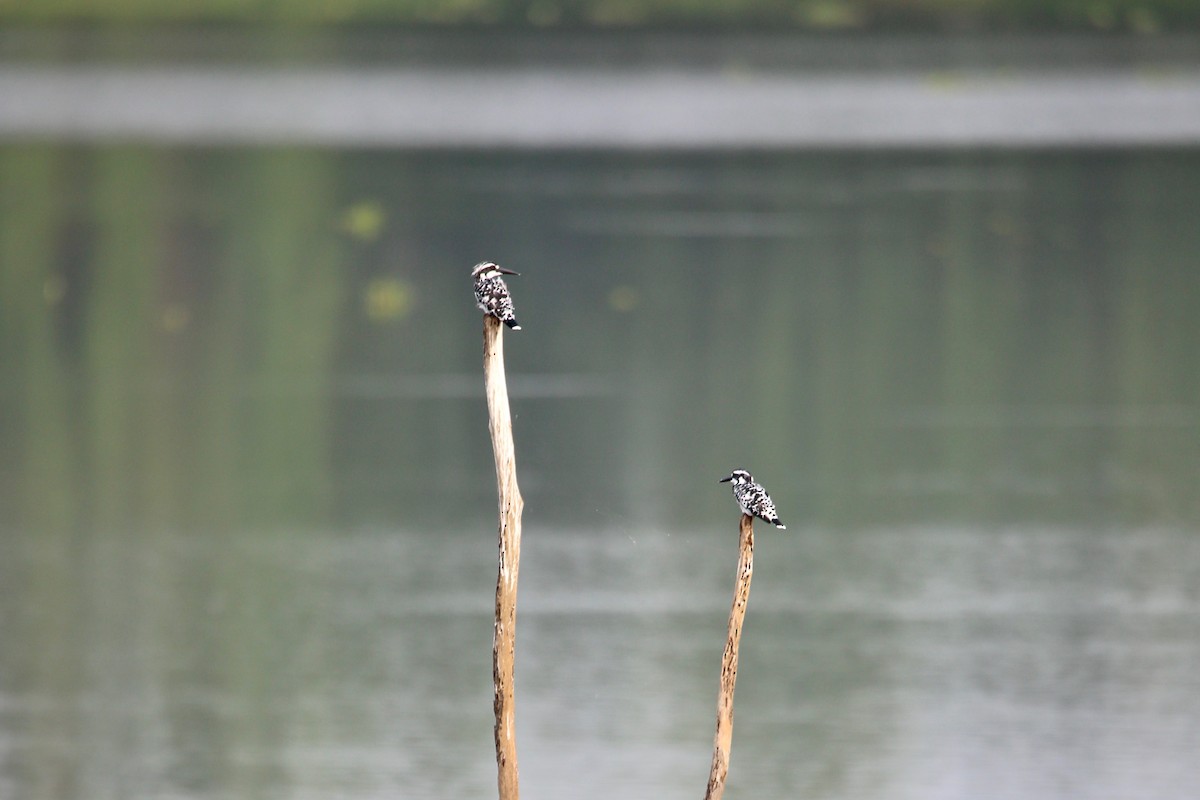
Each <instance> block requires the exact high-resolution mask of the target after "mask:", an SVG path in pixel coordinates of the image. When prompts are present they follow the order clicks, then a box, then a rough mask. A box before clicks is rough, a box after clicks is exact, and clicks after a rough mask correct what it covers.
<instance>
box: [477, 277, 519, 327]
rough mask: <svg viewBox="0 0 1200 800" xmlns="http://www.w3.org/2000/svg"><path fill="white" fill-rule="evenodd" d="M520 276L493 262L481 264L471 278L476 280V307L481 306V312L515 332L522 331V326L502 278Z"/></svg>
mask: <svg viewBox="0 0 1200 800" xmlns="http://www.w3.org/2000/svg"><path fill="white" fill-rule="evenodd" d="M520 274H521V273H519V272H513V271H512V270H511V269H505V268H504V267H501V266H499V265H497V264H493V263H492V262H491V261H483V262H480V263H478V264H476V265H475V269H473V270H471V277H472V278H474V279H475V305H477V306H479V310H480V311H482V312H483V313H485V314H490V315H491V316H493V317H495V318H496V319H498V320H500V321H501V322H503V323H504V324H505V325H507V326H508V327H510V328H512V329H513V330H514V331H519V330H521V324H520V323H519V322H517V317H516V311H515V310H514V309H513V301H512V298H511V297H509V295H508V286H507V285H505V283H504V278H501V277H500V276H501V275H520Z"/></svg>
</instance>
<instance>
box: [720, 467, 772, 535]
mask: <svg viewBox="0 0 1200 800" xmlns="http://www.w3.org/2000/svg"><path fill="white" fill-rule="evenodd" d="M719 483H732V484H733V487H732V488H733V499H734V500H737V504H738V506H739V507H740V508H741V509H742V513H743V514H748V515H750V516H752V517H758V518H759V519H761V520H763V521H764V522H769V523H771V524H772V525H774V526H775V527H776V528H779V529H780V530H783V529H784V528H786V527H787V526H786V525H784V524H783V523H782V522H780V521H779V515H778V514H776V513H775V504H774V503H773V502H771V497H770V495H768V494H767V490H766V489H764V488H763V487H762V484H760V483H755V482H754V478H752V477H750V473H749V472H746V470H744V469H735V470H734V471H733V472H731V473H730V474H729V477H728V478H721V480H720V481H719Z"/></svg>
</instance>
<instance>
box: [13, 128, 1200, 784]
mask: <svg viewBox="0 0 1200 800" xmlns="http://www.w3.org/2000/svg"><path fill="white" fill-rule="evenodd" d="M0 176H2V180H0V207H2V208H3V214H0V281H2V283H0V387H2V388H0V524H2V525H3V528H2V531H3V534H2V536H0V640H2V641H3V642H4V645H3V647H2V648H0V797H6V798H7V797H13V798H34V799H37V798H46V799H47V800H50V799H51V798H52V799H53V800H105V798H112V799H113V800H118V799H119V800H125V799H126V798H181V799H183V798H187V799H188V800H193V799H194V800H223V799H224V798H314V799H315V798H330V797H337V798H347V799H349V800H360V799H364V800H365V799H366V798H406V799H411V800H426V799H427V798H429V799H432V798H455V800H459V799H461V800H472V799H473V798H486V797H494V796H495V764H494V756H493V750H492V732H491V730H492V718H491V675H490V669H491V666H490V647H491V603H492V596H493V591H494V581H495V555H496V542H495V496H494V490H495V482H494V476H493V474H492V460H491V454H490V445H489V442H488V439H487V428H486V409H485V406H484V402H483V395H482V375H481V370H480V353H479V349H480V322H479V315H478V312H477V311H475V310H474V308H473V305H472V302H471V297H470V288H469V281H468V278H467V273H468V272H469V270H470V268H471V266H472V265H473V264H474V263H476V262H477V261H480V260H483V259H491V260H496V261H498V262H500V263H501V264H503V265H505V266H508V267H511V268H513V269H517V270H519V271H521V272H522V275H521V276H520V277H516V278H513V279H512V280H511V281H510V287H511V288H512V290H513V294H514V296H515V298H516V303H517V311H518V314H519V316H520V319H521V321H522V324H523V326H524V330H522V331H520V332H517V333H511V334H507V338H506V354H507V357H508V365H507V366H508V377H509V387H510V394H511V396H512V404H513V411H514V414H515V420H514V424H515V433H516V447H517V463H518V473H519V476H520V480H521V487H522V491H523V494H524V496H525V501H526V506H525V539H524V547H523V562H522V568H521V589H520V591H521V595H520V604H519V623H518V650H517V660H518V664H517V669H518V675H517V735H518V742H519V747H520V766H521V777H522V790H523V792H524V795H525V797H527V798H532V800H537V798H547V799H549V798H561V797H571V798H580V799H581V800H588V799H589V798H601V797H611V796H621V797H648V798H657V799H661V800H670V799H671V798H688V797H699V796H701V794H702V792H703V787H704V782H705V779H706V777H707V770H708V760H709V756H710V748H711V742H712V731H713V725H714V720H715V703H716V690H717V677H718V671H719V662H720V657H721V649H722V646H723V642H724V635H725V624H726V616H727V613H728V608H729V601H730V596H731V592H732V585H733V577H734V567H735V564H736V561H737V544H736V523H737V514H736V509H735V507H734V504H733V501H732V499H731V498H730V497H729V493H728V488H727V487H726V486H722V485H719V484H718V483H717V480H718V479H719V478H720V477H722V476H724V475H726V474H728V473H729V471H730V470H731V469H732V468H734V467H739V466H741V467H746V468H748V469H750V470H751V471H753V472H754V473H755V475H756V476H757V477H758V478H760V479H761V480H762V481H763V482H764V483H765V484H766V485H767V486H768V488H769V489H770V490H771V493H772V496H773V497H774V499H775V500H776V503H777V505H778V507H779V510H780V513H781V515H782V516H783V518H784V519H785V521H787V523H788V530H787V531H786V532H777V531H775V530H773V529H760V531H759V536H758V549H757V558H758V561H757V568H756V572H755V577H754V586H753V592H752V597H751V600H750V605H749V613H748V618H747V623H746V628H745V633H744V636H743V640H742V649H741V669H740V674H739V682H738V691H737V706H736V708H737V716H736V726H735V729H734V738H733V756H732V763H731V770H730V777H729V792H728V796H731V797H757V798H792V797H796V798H799V797H820V798H847V799H849V798H894V799H903V798H914V800H915V799H918V798H919V799H920V800H931V799H939V798H947V799H951V798H953V799H955V800H957V799H958V798H972V799H974V798H980V797H984V798H995V799H996V800H1009V799H1010V798H1011V799H1012V800H1016V799H1017V798H1020V799H1021V800H1030V798H1033V799H1034V800H1059V799H1060V798H1082V799H1084V800H1093V799H1094V800H1101V799H1108V798H1112V799H1113V800H1116V799H1117V798H1126V797H1153V798H1156V800H1172V799H1173V798H1190V797H1194V796H1195V787H1196V786H1197V785H1200V765H1198V762H1197V760H1196V757H1195V754H1196V753H1197V752H1200V530H1198V528H1200V499H1198V498H1200V493H1198V492H1197V491H1196V486H1197V482H1198V479H1200V401H1198V398H1200V359H1197V358H1196V353H1197V352H1198V350H1200V322H1198V320H1200V270H1198V269H1197V268H1196V267H1197V258H1198V256H1200V232H1198V231H1200V228H1198V227H1197V226H1196V224H1195V197H1196V196H1197V191H1198V190H1200V154H1198V153H1197V151H1196V150H1195V149H1191V148H1175V149H1166V150H1129V149H1092V150H1082V151H1080V150H1064V151H1060V150H1055V151H1006V150H1000V151H994V150H987V151H972V150H962V149H959V150H955V151H953V152H938V151H927V152H910V151H902V152H893V151H869V150H867V151H853V152H852V151H838V150H832V151H823V152H820V153H811V152H790V151H784V152H773V153H767V152H730V151H724V152H720V153H705V152H703V151H698V152H692V153H674V154H664V153H654V152H638V153H618V152H601V151H579V152H575V151H571V152H557V153H554V154H543V153H537V152H511V151H499V152H493V151H472V152H454V151H429V152H422V153H406V152H397V151H391V150H385V149H378V150H361V149H360V150H333V149H307V148H274V147H262V148H232V147H165V146H147V145H135V144H124V145H112V146H108V145H105V146H93V145H84V144H39V143H31V142H23V143H17V142H7V143H5V144H3V145H2V146H0Z"/></svg>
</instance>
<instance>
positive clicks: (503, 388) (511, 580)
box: [483, 315, 525, 800]
mask: <svg viewBox="0 0 1200 800" xmlns="http://www.w3.org/2000/svg"><path fill="white" fill-rule="evenodd" d="M503 330H504V327H503V326H502V325H501V323H500V320H499V319H497V318H496V317H493V316H490V315H488V316H484V318H483V379H484V383H485V384H486V387H487V404H488V429H489V430H490V431H491V434H492V454H493V455H494V456H495V459H496V491H497V494H498V495H499V502H500V531H499V540H500V564H499V569H498V571H497V574H496V627H495V630H494V632H493V634H492V684H493V689H494V695H493V701H492V706H493V709H494V710H495V712H496V727H495V729H494V731H495V738H496V770H497V777H496V780H497V784H498V786H499V790H500V800H518V798H519V797H520V789H519V787H518V781H517V738H516V729H515V721H514V713H513V659H514V654H515V650H516V632H517V574H518V571H519V568H520V563H521V510H522V509H523V508H524V507H525V501H524V500H522V499H521V490H520V489H519V488H517V465H516V457H515V451H514V449H513V436H512V418H511V416H510V414H509V410H508V383H507V381H506V380H505V377H504V335H503Z"/></svg>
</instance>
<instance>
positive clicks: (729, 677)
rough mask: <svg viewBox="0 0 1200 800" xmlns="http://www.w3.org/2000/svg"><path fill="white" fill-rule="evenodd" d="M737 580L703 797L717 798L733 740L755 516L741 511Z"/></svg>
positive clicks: (722, 784)
mask: <svg viewBox="0 0 1200 800" xmlns="http://www.w3.org/2000/svg"><path fill="white" fill-rule="evenodd" d="M738 532H739V534H740V536H739V547H738V570H737V582H736V583H735V584H734V586H733V607H732V608H731V609H729V635H728V637H727V638H726V640H725V654H724V655H723V656H722V658H721V691H720V694H718V695H717V733H716V735H715V736H714V737H713V757H712V767H711V768H710V769H709V771H708V790H707V791H706V792H705V793H704V798H705V800H720V798H721V795H722V794H724V793H725V776H726V775H728V774H729V748H730V746H731V745H732V743H733V689H734V686H735V684H737V668H738V643H739V642H740V641H741V638H742V622H743V621H744V620H745V619H746V604H747V603H749V602H750V578H751V577H753V575H754V518H753V517H751V516H750V515H749V514H742V519H741V522H740V524H739V527H738Z"/></svg>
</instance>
